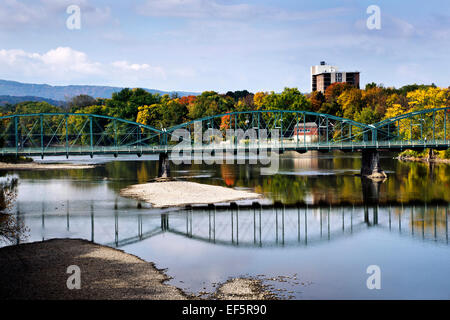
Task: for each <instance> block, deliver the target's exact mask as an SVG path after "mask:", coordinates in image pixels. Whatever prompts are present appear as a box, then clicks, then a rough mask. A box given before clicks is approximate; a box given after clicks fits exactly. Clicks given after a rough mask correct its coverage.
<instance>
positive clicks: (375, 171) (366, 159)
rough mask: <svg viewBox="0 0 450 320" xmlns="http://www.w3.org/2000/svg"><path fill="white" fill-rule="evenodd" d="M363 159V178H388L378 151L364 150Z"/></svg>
mask: <svg viewBox="0 0 450 320" xmlns="http://www.w3.org/2000/svg"><path fill="white" fill-rule="evenodd" d="M361 157H362V158H361V160H362V161H361V176H363V177H367V178H371V179H384V178H386V177H387V175H386V173H385V172H384V171H383V170H382V169H381V167H380V156H379V153H378V150H376V149H366V150H362V152H361Z"/></svg>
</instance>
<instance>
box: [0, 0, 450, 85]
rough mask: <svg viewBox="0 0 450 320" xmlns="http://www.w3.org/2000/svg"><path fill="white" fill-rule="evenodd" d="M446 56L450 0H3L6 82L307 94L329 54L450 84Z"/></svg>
mask: <svg viewBox="0 0 450 320" xmlns="http://www.w3.org/2000/svg"><path fill="white" fill-rule="evenodd" d="M71 5H76V6H78V7H79V8H80V22H81V24H80V28H79V29H69V28H68V27H67V20H68V19H70V18H71V17H72V18H73V16H72V12H70V13H67V8H68V7H69V6H71ZM371 5H376V6H378V7H379V8H380V16H379V17H380V22H381V25H380V29H369V28H368V27H367V20H368V19H369V18H370V17H371V16H372V15H373V13H367V8H368V7H369V6H371ZM71 21H72V20H71ZM449 55H450V1H448V0H428V1H423V0H420V1H419V0H409V1H400V0H369V1H366V0H340V1H337V0H320V1H317V0H316V1H313V0H311V1H301V0H292V1H291V0H276V1H271V0H228V1H225V0H135V1H121V0H109V1H105V0H96V1H94V0H92V1H90V0H1V1H0V79H6V80H15V81H20V82H28V83H47V84H51V85H69V84H83V85H84V84H89V85H109V86H119V87H144V88H150V89H159V90H166V91H172V90H180V91H195V92H202V91H205V90H214V91H217V92H221V93H224V92H227V91H229V90H231V91H234V90H244V89H246V90H249V91H251V92H258V91H275V92H280V91H282V90H283V88H284V87H297V88H298V89H299V90H300V91H302V92H309V91H310V67H311V66H312V65H316V64H318V63H319V62H320V61H326V62H327V63H330V64H332V65H336V66H337V67H338V68H339V69H340V70H342V71H355V70H356V71H360V72H361V85H362V87H364V85H365V84H366V83H370V82H376V83H380V84H383V85H384V86H395V87H401V86H403V85H406V84H412V83H425V84H431V83H435V84H436V85H438V86H440V87H448V86H449V85H450V81H449V77H448V74H449V71H450V59H449Z"/></svg>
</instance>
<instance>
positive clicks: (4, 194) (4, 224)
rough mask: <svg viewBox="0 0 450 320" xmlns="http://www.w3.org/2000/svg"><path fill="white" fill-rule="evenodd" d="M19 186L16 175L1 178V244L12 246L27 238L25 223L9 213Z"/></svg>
mask: <svg viewBox="0 0 450 320" xmlns="http://www.w3.org/2000/svg"><path fill="white" fill-rule="evenodd" d="M17 185H18V178H17V177H16V176H14V175H6V176H4V177H0V244H1V243H5V244H10V243H13V242H14V241H21V240H25V239H26V237H27V235H26V232H27V229H26V227H25V226H24V224H23V222H22V221H21V220H20V219H18V218H17V217H16V216H14V215H11V214H9V212H8V210H9V209H10V208H11V207H12V206H13V205H14V201H15V199H16V197H17Z"/></svg>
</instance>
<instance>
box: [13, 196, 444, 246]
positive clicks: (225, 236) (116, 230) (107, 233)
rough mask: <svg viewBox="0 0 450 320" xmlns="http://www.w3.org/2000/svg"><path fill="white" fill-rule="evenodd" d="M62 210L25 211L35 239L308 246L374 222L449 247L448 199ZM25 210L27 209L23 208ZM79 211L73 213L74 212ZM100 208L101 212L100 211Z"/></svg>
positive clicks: (90, 205)
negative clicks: (177, 239) (178, 239)
mask: <svg viewBox="0 0 450 320" xmlns="http://www.w3.org/2000/svg"><path fill="white" fill-rule="evenodd" d="M64 207H65V208H52V207H45V204H44V202H43V203H42V204H41V208H40V210H39V211H40V214H37V213H36V212H34V214H27V215H26V216H23V217H22V216H21V215H20V210H18V212H17V216H18V218H19V219H24V220H25V222H26V224H27V225H28V226H29V227H30V228H31V230H32V234H31V238H32V239H34V240H37V239H39V240H45V239H50V238H55V237H81V238H84V239H88V240H90V241H95V242H98V243H101V244H107V245H109V246H114V247H123V246H126V245H130V244H133V243H137V242H140V241H143V240H145V239H149V238H152V237H155V236H158V235H163V234H165V233H170V234H175V235H180V236H183V237H186V238H188V239H192V240H197V241H203V242H207V243H210V244H216V245H226V246H235V247H254V248H262V247H285V246H308V245H315V244H319V243H327V242H330V241H336V240H338V239H341V238H343V237H351V236H353V235H354V234H356V233H362V232H366V231H368V230H370V229H373V228H376V229H378V230H383V231H385V232H390V233H398V234H400V235H402V236H408V237H411V238H414V239H422V240H425V241H431V242H435V243H439V244H445V245H448V215H449V207H448V205H440V204H436V205H431V206H430V205H410V206H378V205H375V206H340V207H331V206H326V207H323V206H308V205H306V206H297V207H286V206H279V207H277V206H273V207H268V206H261V205H252V206H238V205H237V206H234V207H230V208H226V209H225V208H223V207H222V208H221V207H216V206H209V207H207V208H191V209H186V210H180V211H175V212H170V211H169V212H162V213H160V214H145V213H144V212H143V210H139V209H137V208H126V209H124V208H120V209H119V208H118V206H117V203H116V204H115V205H114V208H111V210H109V212H110V213H109V214H108V213H107V211H106V210H105V207H104V206H100V207H96V205H95V203H94V201H91V202H90V203H87V204H84V205H81V207H80V203H77V202H74V203H72V202H69V201H67V202H66V205H65V206H64ZM21 210H24V208H21ZM71 212H75V213H71ZM96 212H98V213H99V214H96Z"/></svg>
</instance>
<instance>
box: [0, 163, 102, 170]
mask: <svg viewBox="0 0 450 320" xmlns="http://www.w3.org/2000/svg"><path fill="white" fill-rule="evenodd" d="M94 167H95V165H92V164H74V163H39V162H26V163H7V162H0V170H12V171H19V170H20V171H22V170H58V169H60V170H67V169H92V168H94Z"/></svg>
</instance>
